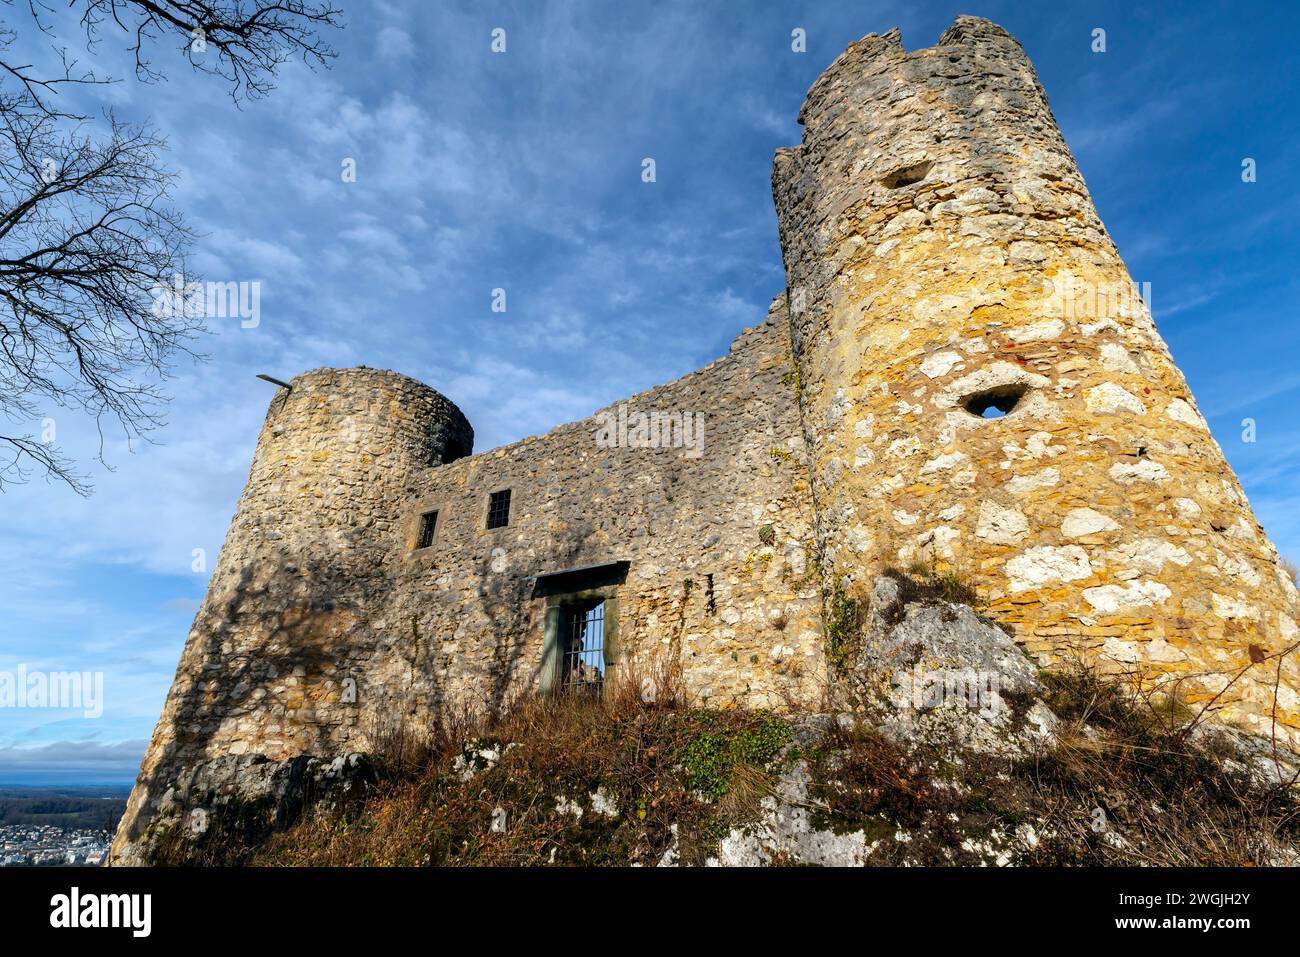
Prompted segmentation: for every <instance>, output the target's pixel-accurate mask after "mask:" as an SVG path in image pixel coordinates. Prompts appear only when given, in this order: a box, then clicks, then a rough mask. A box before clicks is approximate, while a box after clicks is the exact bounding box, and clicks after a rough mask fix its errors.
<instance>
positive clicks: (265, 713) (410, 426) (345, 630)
mask: <svg viewBox="0 0 1300 957" xmlns="http://www.w3.org/2000/svg"><path fill="white" fill-rule="evenodd" d="M472 447H473V430H472V429H471V428H470V424H469V422H468V421H467V420H466V418H465V416H464V415H462V414H461V412H460V410H459V409H458V408H456V406H455V405H454V404H452V403H451V402H450V401H449V400H448V399H446V398H445V397H444V396H442V395H441V394H439V393H438V392H436V391H435V390H433V389H431V388H429V387H428V386H426V385H424V384H422V383H420V382H417V381H416V380H414V379H410V378H408V377H406V376H403V375H399V374H397V373H394V372H385V371H381V370H377V369H367V368H364V367H363V368H356V369H318V370H315V371H313V372H308V373H305V374H304V375H300V376H298V377H297V378H295V379H294V380H293V381H292V382H291V383H290V388H288V389H284V388H281V389H280V390H279V391H278V392H277V393H276V395H275V396H274V398H273V399H272V400H271V406H270V409H269V411H268V412H267V416H266V421H265V423H264V425H263V426H262V432H261V435H260V436H259V437H258V441H257V450H256V452H255V454H254V456H253V465H252V468H251V470H250V472H249V477H248V483H247V485H245V487H244V493H243V495H242V497H241V498H240V500H239V506H238V509H237V511H236V513H235V517H234V520H233V522H232V524H231V527H230V531H229V532H228V534H227V536H226V541H225V544H224V545H223V546H222V549H221V555H220V557H219V559H218V561H217V565H216V567H215V569H214V570H213V574H212V580H211V582H210V583H209V586H208V593H207V596H206V598H205V599H204V602H203V605H202V606H201V607H200V609H199V613H198V616H197V617H196V619H195V622H194V626H193V628H192V629H191V631H190V634H189V637H188V639H187V641H186V645H185V650H184V652H183V653H182V656H181V661H180V665H179V667H178V668H177V673H176V679H175V681H174V682H173V684H172V689H171V692H170V693H169V695H168V697H167V702H166V705H165V707H164V709H163V713H162V716H161V718H160V719H159V721H158V725H157V727H156V728H155V730H154V735H153V739H152V740H151V741H150V744H149V749H148V751H147V752H146V755H145V760H144V763H143V766H142V768H141V772H140V776H139V778H138V779H137V782H136V786H135V789H134V791H133V792H132V794H131V798H130V802H129V804H128V806H127V811H126V814H125V816H124V818H123V823H122V826H121V827H119V829H118V832H117V836H116V838H115V840H114V845H113V849H112V853H111V858H112V860H113V861H114V862H117V863H128V862H132V861H138V860H143V859H146V857H147V853H146V850H145V849H146V848H147V847H150V846H151V845H152V841H151V840H150V839H146V835H145V833H144V832H145V830H146V829H147V828H148V827H149V825H150V822H153V821H159V822H165V821H168V820H169V816H168V815H167V814H166V813H161V812H165V811H166V810H167V809H168V808H169V807H170V808H172V809H174V810H175V811H176V813H178V814H182V815H183V814H187V813H191V812H193V811H194V809H195V808H199V809H202V808H204V807H206V806H210V805H211V799H212V797H213V795H226V794H229V793H231V792H232V791H237V790H240V789H242V790H245V791H246V790H248V788H249V786H250V785H249V782H250V781H256V780H257V775H255V774H249V773H248V771H247V767H248V766H249V763H250V762H254V763H255V762H257V761H259V760H261V759H266V760H267V761H270V762H276V761H284V760H286V759H291V758H296V757H298V756H300V755H317V756H334V755H336V754H341V753H347V751H348V750H349V749H350V747H351V748H355V746H356V743H357V741H356V739H357V738H358V736H359V735H361V734H364V733H365V730H366V729H365V728H364V727H362V724H363V722H362V715H363V714H364V713H365V712H364V711H363V710H362V709H361V708H359V707H358V706H357V703H356V702H357V697H356V690H357V689H356V687H355V681H356V680H357V676H360V675H364V674H366V673H367V672H368V670H369V662H370V661H371V660H373V659H374V658H376V657H377V656H382V654H383V651H382V647H381V646H382V642H383V638H382V635H381V634H380V628H379V624H378V623H377V622H376V620H375V619H376V618H379V617H382V610H383V607H384V603H385V601H386V599H387V597H388V595H389V594H390V591H391V583H392V580H393V579H394V578H396V577H397V575H398V569H397V568H396V564H397V563H399V562H400V560H401V556H402V555H403V554H405V552H406V551H407V550H408V548H409V546H410V544H411V543H408V542H406V541H405V539H406V538H407V537H409V535H410V530H409V529H408V528H406V527H405V525H404V523H403V516H404V509H403V507H404V505H405V504H406V503H408V502H409V501H410V500H411V498H412V496H413V495H414V494H416V480H417V478H418V477H419V476H420V475H422V474H424V473H426V472H427V470H428V469H429V468H430V467H433V466H436V465H440V464H443V463H445V462H449V461H451V460H453V459H456V458H459V457H461V456H465V455H468V454H470V452H471V450H472ZM266 766H267V767H271V766H272V765H270V764H268V765H266ZM277 773H281V772H277ZM262 783H267V782H262ZM268 786H273V787H278V786H279V785H268ZM187 809H188V810H187ZM203 813H206V811H204V812H203ZM172 823H176V822H175V821H174V820H172ZM184 826H190V825H188V824H186V825H184ZM154 836H156V835H154Z"/></svg>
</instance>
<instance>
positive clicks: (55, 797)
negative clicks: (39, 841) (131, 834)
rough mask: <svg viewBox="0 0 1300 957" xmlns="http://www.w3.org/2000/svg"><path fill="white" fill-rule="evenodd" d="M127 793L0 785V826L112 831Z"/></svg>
mask: <svg viewBox="0 0 1300 957" xmlns="http://www.w3.org/2000/svg"><path fill="white" fill-rule="evenodd" d="M128 793H129V792H128V791H127V790H125V789H123V788H105V787H86V788H77V787H22V786H17V785H0V826H5V825H20V826H21V825H33V824H41V825H53V826H55V827H63V828H68V829H86V830H109V831H112V830H116V828H117V822H118V821H119V820H120V819H121V817H122V812H123V811H125V810H126V798H127V795H128Z"/></svg>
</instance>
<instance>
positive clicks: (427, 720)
mask: <svg viewBox="0 0 1300 957" xmlns="http://www.w3.org/2000/svg"><path fill="white" fill-rule="evenodd" d="M789 349H790V344H789V323H788V317H787V315H786V313H785V310H784V301H783V300H778V301H777V302H776V303H775V304H774V305H773V307H772V310H771V312H770V315H769V317H768V318H767V320H766V321H764V322H763V323H762V324H760V325H759V326H758V327H757V328H756V329H753V330H747V331H746V333H745V334H744V335H743V336H741V337H740V338H738V339H737V340H736V342H735V343H734V344H733V346H732V349H731V352H730V354H729V355H728V356H726V357H724V358H722V359H720V360H718V361H716V362H714V363H712V364H710V365H708V366H706V367H705V368H703V369H701V370H699V371H698V372H694V373H691V374H690V375H688V376H686V377H685V378H683V379H680V380H678V381H676V382H673V383H670V384H668V385H665V386H661V387H659V388H656V389H652V390H649V391H647V392H643V393H640V394H638V395H635V396H633V397H631V398H630V399H628V400H626V402H621V403H618V404H616V405H614V406H611V407H610V408H609V409H608V410H602V413H608V414H609V417H608V418H603V417H602V413H597V414H596V415H595V416H593V417H592V418H591V419H587V420H584V421H582V422H577V423H573V424H570V425H564V426H560V427H559V428H556V429H554V430H552V431H551V432H550V433H548V434H546V435H544V436H540V437H534V438H529V439H525V440H524V441H522V442H519V443H516V444H514V445H510V446H505V447H503V448H499V449H495V450H493V451H491V452H487V453H484V454H481V455H474V456H471V457H467V458H459V459H456V458H455V455H456V454H459V453H460V452H464V451H467V450H468V449H469V447H470V443H471V441H472V433H471V432H470V431H469V426H468V423H466V422H465V420H464V418H463V417H462V416H461V415H460V413H459V411H458V410H456V409H455V407H454V406H453V405H452V404H451V403H450V402H448V401H447V400H446V399H445V398H443V397H442V396H440V395H439V394H438V393H436V392H434V391H433V390H432V389H429V388H428V387H426V386H423V385H421V384H419V383H417V382H414V381H413V380H410V379H407V378H405V377H404V376H399V375H395V374H393V373H385V372H376V371H374V370H364V369H349V370H335V371H331V370H321V371H318V372H312V373H308V374H306V375H304V376H299V377H298V378H296V379H294V380H293V382H292V383H291V386H292V389H291V390H290V391H288V392H287V393H286V392H281V393H280V394H278V395H277V396H276V398H275V399H274V400H273V402H272V404H271V410H270V412H269V413H268V415H267V421H266V425H265V426H264V428H263V430H262V435H261V438H260V439H259V443H258V449H257V453H256V455H255V457H254V462H253V467H252V471H251V473H250V476H249V482H248V486H247V488H246V489H245V492H244V495H243V498H242V499H241V501H240V505H239V508H238V511H237V513H236V516H235V520H234V522H233V524H232V527H231V531H230V533H229V535H228V537H227V540H226V543H225V545H224V547H223V548H222V552H221V557H220V560H219V562H218V565H217V568H216V570H215V571H214V574H213V579H212V583H211V585H210V588H209V593H208V596H207V599H206V600H205V602H204V605H203V607H202V608H201V610H200V612H199V615H198V617H197V619H196V621H195V625H194V628H193V630H192V631H191V633H190V637H189V640H188V642H187V644H186V648H185V652H184V654H183V656H182V659H181V663H180V666H179V668H178V670H177V677H176V681H175V684H174V685H173V688H172V691H171V693H170V695H169V697H168V700H167V704H166V707H165V709H164V712H163V715H162V717H161V719H160V720H159V723H158V727H157V730H156V731H155V734H154V738H153V741H152V742H151V743H150V747H149V751H148V754H147V756H146V759H145V763H144V766H143V768H142V769H141V774H140V778H139V781H138V782H137V785H136V788H135V790H134V792H133V794H132V797H131V801H130V804H129V806H128V809H127V814H126V817H125V818H124V821H123V824H122V826H121V828H120V830H119V832H118V835H117V839H116V841H115V843H114V847H113V852H112V857H113V859H114V860H115V861H116V862H118V863H133V862H139V861H143V860H147V859H148V855H149V853H150V852H151V849H152V847H153V844H154V842H155V841H156V839H157V837H158V835H159V833H160V829H159V828H158V827H155V828H154V829H153V830H152V831H150V824H151V822H155V821H158V822H165V823H169V824H176V823H179V825H180V826H183V827H186V826H190V825H189V823H187V822H189V821H190V820H191V819H196V820H199V819H202V815H203V814H205V813H206V810H205V807H206V806H207V805H210V804H212V803H213V802H216V801H219V800H220V799H221V798H222V797H224V796H225V795H227V794H236V793H237V794H243V793H245V792H246V789H245V788H242V786H241V784H240V781H239V780H238V779H239V777H240V776H241V775H247V773H248V772H247V768H248V767H250V766H251V763H252V762H265V761H272V762H282V761H287V760H290V759H293V758H296V757H298V756H300V755H304V754H308V755H313V756H316V757H320V758H322V759H323V760H326V761H328V760H330V759H331V758H334V757H336V756H338V755H342V754H346V753H348V752H350V751H364V750H368V749H370V748H371V747H372V746H374V744H375V743H376V741H377V740H378V739H379V738H380V737H381V736H382V735H384V734H386V733H389V732H391V731H392V730H394V729H395V728H396V727H398V726H401V725H405V726H407V727H409V728H411V729H419V728H421V727H428V726H429V725H431V724H433V723H434V722H435V721H436V720H437V719H439V718H445V717H447V716H449V715H458V714H461V713H464V712H483V711H485V710H490V709H492V708H500V707H504V706H506V705H508V703H509V702H510V700H511V699H512V698H513V697H514V696H516V695H518V694H522V693H536V692H537V691H538V690H539V686H540V684H541V682H542V680H543V678H544V667H543V652H544V642H545V638H546V634H547V633H546V628H545V622H544V614H545V610H546V607H547V600H546V597H545V596H543V595H542V594H541V593H540V591H539V589H538V586H537V582H536V579H537V578H538V577H539V576H546V575H550V574H553V573H556V572H562V571H565V570H568V569H572V568H575V567H579V566H591V565H601V564H608V563H613V562H626V563H628V565H629V571H628V573H627V574H626V578H625V580H624V581H623V582H622V583H621V584H619V585H618V586H617V587H616V588H615V589H614V590H613V592H614V594H613V596H612V597H615V598H616V601H614V602H611V603H610V604H609V607H610V608H611V609H617V614H618V620H617V621H616V622H613V623H612V625H613V627H612V628H610V629H609V630H610V631H611V633H614V632H616V633H617V645H616V647H613V648H611V651H610V656H609V657H610V662H609V671H608V679H610V680H613V679H616V678H627V679H629V680H635V681H636V682H637V684H638V686H639V685H640V684H641V679H642V678H650V679H652V680H654V681H662V680H664V679H665V678H666V677H667V678H670V679H671V680H675V681H677V682H678V683H679V684H680V686H681V687H682V688H683V689H684V690H686V691H687V693H689V694H690V695H691V696H692V697H693V698H694V699H695V700H697V701H699V702H701V703H707V704H711V705H714V706H727V705H745V706H749V707H777V708H779V707H784V706H786V705H788V704H791V703H796V702H797V703H805V704H806V703H809V702H817V701H820V700H821V697H822V696H823V694H824V691H825V688H826V664H825V658H824V655H823V652H822V643H821V621H820V612H821V598H820V582H819V581H818V580H817V579H816V565H815V563H814V562H813V561H812V560H811V557H810V556H811V551H812V520H813V519H812V507H811V502H810V496H809V491H808V485H807V478H806V476H807V462H806V453H805V450H804V444H803V439H802V433H801V431H800V429H799V424H798V407H797V402H796V398H795V396H796V389H795V385H794V376H793V374H792V372H791V365H790V354H789ZM637 413H658V414H660V416H661V417H662V416H663V415H667V416H668V417H670V419H671V423H670V425H669V428H668V429H667V430H666V431H665V430H663V429H661V428H660V429H656V430H655V437H656V438H666V439H667V443H666V447H665V446H664V445H663V444H662V443H661V445H660V447H647V445H646V442H647V440H649V439H650V435H649V433H648V432H647V431H646V430H645V429H641V430H638V428H637V424H638V418H637V415H636V414H637ZM683 416H690V417H691V420H690V422H691V427H690V428H689V429H686V430H683V431H674V429H673V426H675V425H676V424H677V422H680V421H682V417H683ZM659 424H660V425H662V421H660V422H659ZM609 425H612V429H610V428H607V426H609ZM700 427H702V428H700ZM697 428H699V431H698V432H697V431H696V429H697ZM430 463H433V464H430ZM444 463H445V464H444ZM507 488H508V489H510V491H511V513H510V521H509V524H508V525H507V526H506V527H503V528H497V529H488V528H487V527H486V516H487V503H488V496H489V495H490V493H492V492H494V491H498V490H501V489H507ZM435 510H436V511H437V513H438V519H437V523H436V530H435V535H434V540H433V543H432V545H430V546H429V547H425V548H420V547H418V546H419V545H420V541H419V534H420V529H421V516H422V515H423V514H425V513H427V512H430V511H435ZM241 756H242V757H243V758H244V759H245V760H244V762H243V763H242V764H241V763H240V762H239V761H234V762H232V761H230V760H229V759H230V758H231V757H241ZM259 766H260V765H259ZM196 767H204V768H206V769H207V770H206V771H205V773H203V774H198V775H196V774H194V773H193V769H194V768H196ZM218 771H219V772H220V773H217V772H218ZM180 781H202V782H204V787H203V788H202V789H194V788H190V789H188V790H187V789H186V788H185V787H178V782H180ZM196 813H198V815H199V817H198V818H194V815H195V814H196Z"/></svg>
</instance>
